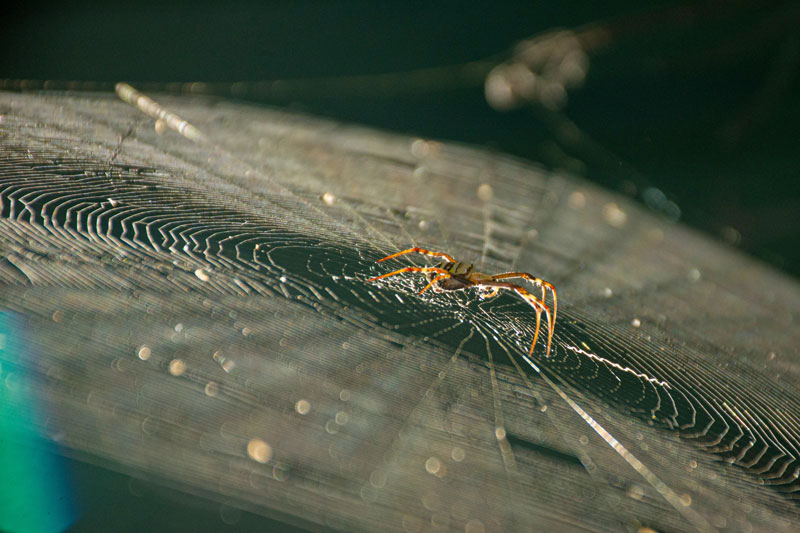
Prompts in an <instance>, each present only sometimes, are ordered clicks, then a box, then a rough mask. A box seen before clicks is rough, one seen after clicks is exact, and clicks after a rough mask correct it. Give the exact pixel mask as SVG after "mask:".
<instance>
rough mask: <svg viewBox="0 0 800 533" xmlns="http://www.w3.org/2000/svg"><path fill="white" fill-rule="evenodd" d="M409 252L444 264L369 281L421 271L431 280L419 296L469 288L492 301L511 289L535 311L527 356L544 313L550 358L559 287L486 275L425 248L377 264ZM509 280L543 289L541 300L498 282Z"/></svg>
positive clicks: (508, 274)
mask: <svg viewBox="0 0 800 533" xmlns="http://www.w3.org/2000/svg"><path fill="white" fill-rule="evenodd" d="M410 253H418V254H425V255H431V256H434V257H440V258H442V261H441V262H440V263H439V264H438V265H436V266H435V267H406V268H401V269H400V270H395V271H394V272H389V273H388V274H383V275H382V276H376V277H374V278H370V279H368V280H367V281H376V280H379V279H382V278H388V277H389V276H394V275H396V274H402V273H404V272H422V273H423V274H425V278H426V279H427V280H428V284H427V285H426V286H425V288H424V289H422V290H421V291H420V294H422V293H423V292H425V291H427V290H428V289H430V288H432V289H433V290H434V292H443V291H458V290H462V289H467V288H469V287H474V288H477V289H480V290H481V294H480V296H481V298H491V297H493V296H497V293H499V292H500V290H501V289H508V290H512V291H514V292H516V293H517V294H518V295H519V296H520V297H521V298H522V299H523V300H525V301H526V302H527V303H528V304H529V305H530V306H531V307H533V308H534V309H535V310H536V332H535V333H534V335H533V343H531V349H530V352H528V354H529V355H530V354H532V353H533V348H534V347H535V346H536V340H537V339H538V338H539V326H540V323H541V315H542V311H544V313H545V315H546V317H547V355H548V356H549V355H550V344H551V342H552V340H553V328H554V327H555V325H556V312H557V310H558V300H557V298H556V288H555V287H554V286H553V285H552V284H551V283H549V282H547V281H544V280H543V279H540V278H537V277H536V276H532V275H531V274H528V273H527V272H503V273H502V274H494V275H490V274H484V273H483V272H476V271H475V269H474V267H473V266H472V264H470V263H462V262H460V261H456V260H455V259H453V258H452V257H451V256H449V255H447V254H445V253H442V252H431V251H430V250H425V249H424V248H409V249H408V250H403V251H402V252H397V253H396V254H392V255H389V256H386V257H384V258H383V259H379V260H378V262H379V263H380V262H381V261H386V260H387V259H392V258H394V257H397V256H399V255H405V254H410ZM509 278H522V279H526V280H528V281H530V282H531V283H533V284H534V285H536V286H538V287H541V288H542V297H541V299H539V298H537V297H536V296H534V295H533V294H531V293H529V292H528V291H527V290H525V289H524V288H522V287H520V286H519V285H515V284H513V283H507V282H504V281H498V280H501V279H509ZM547 289H550V292H552V293H553V314H552V318H551V315H550V308H549V307H548V306H547V304H546V303H545V296H546V292H545V291H546V290H547Z"/></svg>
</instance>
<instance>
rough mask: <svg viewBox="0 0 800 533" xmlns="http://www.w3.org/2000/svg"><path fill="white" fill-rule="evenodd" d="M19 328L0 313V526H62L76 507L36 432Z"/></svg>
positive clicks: (53, 452) (51, 450)
mask: <svg viewBox="0 0 800 533" xmlns="http://www.w3.org/2000/svg"><path fill="white" fill-rule="evenodd" d="M24 333H25V329H24V327H23V326H22V324H21V321H20V320H17V319H15V317H14V315H12V314H10V313H0V531H12V532H23V533H24V532H39V531H41V532H50V531H63V530H65V529H66V528H68V527H69V526H70V524H72V523H73V522H74V520H75V518H76V514H77V513H76V511H75V506H74V505H73V495H72V491H71V487H70V483H69V479H68V477H67V473H66V470H65V468H64V465H63V464H62V458H61V456H60V455H59V454H58V450H57V449H56V448H55V446H54V445H53V444H52V443H50V442H48V441H46V440H44V439H42V438H41V437H40V436H39V435H38V434H37V432H36V427H37V421H38V420H40V417H39V416H38V415H39V414H38V412H37V407H38V406H37V405H36V395H35V394H34V392H33V390H32V388H31V386H32V380H31V379H30V378H31V377H33V376H30V375H28V372H26V365H25V363H26V358H27V357H29V356H30V354H29V353H27V351H26V346H25V343H24V341H23V338H24Z"/></svg>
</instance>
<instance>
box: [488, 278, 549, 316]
mask: <svg viewBox="0 0 800 533" xmlns="http://www.w3.org/2000/svg"><path fill="white" fill-rule="evenodd" d="M509 278H523V279H527V280H528V281H530V282H531V283H533V284H535V285H539V286H540V287H541V288H542V302H544V301H545V288H547V289H550V292H552V293H553V323H552V324H550V327H551V328H552V327H553V326H555V324H556V315H557V314H558V297H557V296H556V288H555V287H554V286H553V284H552V283H550V282H549V281H545V280H543V279H541V278H537V277H536V276H531V275H530V274H528V273H527V272H505V273H503V274H495V275H494V276H492V279H493V280H498V279H509Z"/></svg>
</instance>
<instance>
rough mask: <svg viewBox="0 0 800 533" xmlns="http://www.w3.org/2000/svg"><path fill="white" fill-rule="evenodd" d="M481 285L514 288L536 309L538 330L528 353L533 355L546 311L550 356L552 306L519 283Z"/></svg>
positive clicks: (485, 283) (490, 282) (548, 351)
mask: <svg viewBox="0 0 800 533" xmlns="http://www.w3.org/2000/svg"><path fill="white" fill-rule="evenodd" d="M509 277H511V276H509ZM479 285H483V286H488V287H499V288H502V289H509V290H512V291H514V292H516V293H517V294H519V295H520V296H521V297H522V299H524V300H525V301H526V302H528V303H529V304H530V305H531V307H533V308H534V309H535V310H536V331H535V332H534V334H533V343H532V344H531V349H530V351H529V352H528V355H531V354H532V353H533V349H534V348H535V347H536V341H537V339H538V338H539V327H540V325H541V314H542V311H544V314H545V315H546V316H547V356H548V357H549V356H550V345H551V343H552V340H553V323H554V322H552V321H551V320H550V308H549V307H547V305H546V304H545V303H544V302H543V301H542V300H540V299H539V298H537V297H536V296H534V295H533V294H531V293H529V292H528V291H526V290H525V289H523V288H522V287H520V286H519V285H514V284H513V283H506V282H503V281H486V282H482V283H480V284H479Z"/></svg>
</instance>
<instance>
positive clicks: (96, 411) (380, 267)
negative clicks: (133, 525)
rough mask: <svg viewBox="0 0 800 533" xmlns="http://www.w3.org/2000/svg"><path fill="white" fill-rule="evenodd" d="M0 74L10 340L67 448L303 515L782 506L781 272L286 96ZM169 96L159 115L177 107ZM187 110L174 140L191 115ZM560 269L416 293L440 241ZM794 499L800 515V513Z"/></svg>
mask: <svg viewBox="0 0 800 533" xmlns="http://www.w3.org/2000/svg"><path fill="white" fill-rule="evenodd" d="M158 100H159V102H160V104H161V105H162V106H163V109H168V110H169V111H170V112H171V113H174V115H170V116H169V117H166V118H165V117H164V116H163V114H162V119H164V120H167V121H169V120H170V119H171V118H173V117H179V118H181V119H183V120H186V121H188V123H190V124H192V125H193V127H194V128H196V130H193V131H194V132H199V134H197V135H186V131H185V130H184V134H185V135H184V136H181V135H180V134H179V133H177V132H175V131H173V130H171V129H169V128H166V129H165V128H164V127H163V126H164V123H163V122H164V120H162V121H160V122H159V123H158V124H157V127H156V128H154V127H153V120H152V119H151V118H150V117H149V116H147V115H145V114H144V113H142V112H141V110H139V109H137V108H136V107H135V106H131V105H128V104H126V103H124V102H122V101H119V100H117V99H115V98H114V97H112V96H101V97H98V96H91V97H82V96H80V95H77V96H75V95H73V96H65V95H18V94H10V93H4V94H0V116H1V117H2V121H1V122H0V306H2V308H4V309H5V310H7V312H8V314H9V316H12V317H14V321H15V322H14V323H15V324H17V327H18V333H17V336H18V337H19V336H21V337H22V338H24V344H25V346H26V348H25V350H20V351H16V352H13V353H12V351H9V350H6V351H4V352H0V353H2V354H3V355H2V357H3V359H2V360H0V364H2V367H1V368H2V372H3V374H2V376H6V377H7V376H9V375H12V376H13V375H16V376H19V378H18V379H20V380H21V381H22V382H24V386H25V387H28V388H30V390H32V391H34V394H35V396H36V397H37V398H38V400H39V401H40V402H42V404H43V409H44V411H45V412H46V417H44V418H43V419H42V420H40V422H41V424H40V425H39V426H37V428H38V430H39V431H40V432H41V433H42V434H43V435H45V436H46V437H47V438H49V439H53V440H55V441H57V442H59V443H61V444H63V445H64V446H65V447H67V448H68V449H71V450H74V452H75V453H77V454H79V455H80V456H81V457H83V458H85V459H87V460H92V461H99V462H101V463H102V464H104V465H107V466H109V467H111V468H113V469H117V470H122V471H125V472H129V473H131V474H134V475H137V476H149V477H151V478H153V479H156V480H158V481H159V482H163V483H166V484H170V485H173V486H177V487H179V488H181V489H182V490H186V491H189V492H195V493H198V494H202V495H205V496H209V497H211V498H213V499H220V500H225V501H229V502H234V503H235V504H236V505H239V506H242V507H246V508H248V509H252V510H255V511H257V512H260V513H264V514H270V515H273V516H277V517H279V518H281V519H285V520H287V521H289V522H296V523H299V524H301V525H305V526H314V525H321V526H327V527H334V528H346V529H352V528H359V529H374V528H376V527H381V528H388V529H396V530H403V529H406V530H417V529H431V528H434V529H435V528H444V529H454V530H465V529H466V530H467V531H481V530H488V531H493V530H506V531H507V530H512V529H523V530H524V529H530V528H532V527H534V526H535V527H538V528H544V529H556V528H559V529H563V528H564V527H567V528H570V529H571V528H575V527H578V526H582V527H587V528H596V529H601V530H605V529H609V530H615V531H616V530H619V529H620V528H621V527H628V528H635V527H638V526H649V527H652V528H654V529H657V530H686V529H701V530H713V529H731V530H744V529H746V528H747V527H748V526H751V527H755V528H756V529H759V528H767V527H769V528H772V529H775V530H787V531H788V530H790V529H791V524H792V521H793V520H794V521H796V520H797V519H798V504H797V499H798V496H800V481H799V480H798V472H800V447H799V445H800V408H799V407H800V402H798V398H799V397H800V394H799V393H798V389H797V383H798V377H800V376H798V350H797V346H798V341H799V340H800V337H799V336H798V328H797V323H796V322H797V316H798V313H800V289H798V287H797V284H796V283H795V282H794V281H791V280H788V279H786V278H784V277H782V276H781V275H779V274H777V273H775V272H773V271H771V270H769V269H767V268H765V267H763V266H761V265H759V264H756V263H754V262H753V261H751V260H749V259H746V258H743V257H741V256H740V255H738V254H736V253H734V252H732V251H730V250H727V249H725V248H724V247H722V246H720V245H717V244H714V243H711V242H709V241H708V240H707V239H705V238H702V237H700V236H698V235H696V234H694V233H692V232H689V231H687V230H686V229H684V228H682V227H680V226H676V225H672V224H669V223H666V222H664V221H662V220H660V219H657V218H655V217H653V216H651V215H649V214H648V213H646V212H643V211H642V210H641V209H639V208H638V207H636V206H634V205H632V204H631V203H629V202H628V201H626V200H625V199H622V198H619V197H617V196H615V195H612V194H609V193H606V192H603V191H600V190H597V189H596V188H594V187H592V186H591V185H588V184H586V183H584V182H581V181H579V180H577V179H575V178H572V177H568V176H564V175H560V174H558V173H552V172H547V171H544V170H542V169H539V168H536V167H533V166H531V165H529V164H525V163H521V162H519V161H516V160H512V159H510V158H506V157H503V156H498V155H495V154H490V153H487V152H485V151H480V150H475V149H470V148H464V147H459V146H453V145H448V144H444V143H438V142H433V141H425V140H421V139H409V138H404V137H398V136H390V135H386V134H383V133H379V132H375V131H372V130H367V129H361V128H356V127H346V126H342V125H339V124H334V123H331V122H326V121H322V120H317V119H311V118H307V117H303V116H298V115H293V114H287V113H281V112H277V111H274V110H267V109H262V108H254V107H249V106H242V105H234V104H229V103H220V102H216V101H206V100H199V99H191V100H187V99H180V98H167V97H164V98H160V99H158ZM173 122H174V121H173ZM187 137H191V138H187ZM417 245H419V246H424V247H425V248H428V249H432V250H440V251H444V252H447V253H449V254H451V255H453V256H454V257H455V258H456V259H459V260H463V261H467V262H472V263H474V264H475V265H476V268H477V269H478V270H480V271H482V272H487V273H497V272H504V271H509V270H517V271H520V270H521V271H527V272H530V273H532V274H534V275H536V276H539V277H541V278H544V279H546V280H549V281H551V282H552V283H554V284H555V285H556V287H557V290H558V294H559V313H558V322H557V323H556V327H555V332H554V337H553V350H552V352H551V354H550V357H545V350H544V347H545V344H544V340H543V338H545V337H546V335H541V336H540V340H539V343H538V345H537V349H536V350H535V351H534V353H533V355H532V357H530V358H526V357H523V356H526V355H527V352H528V347H529V345H530V341H531V339H532V336H533V331H534V327H535V314H534V313H533V311H532V309H531V308H530V307H529V306H527V305H526V304H525V303H524V302H522V301H521V300H520V299H519V298H516V297H515V296H513V295H512V294H501V295H500V296H498V297H497V298H494V299H489V300H480V299H479V298H478V297H477V296H478V295H477V294H476V293H475V292H474V291H470V290H464V291H452V292H448V293H434V292H433V291H428V292H426V293H425V294H423V295H418V294H417V292H419V290H420V289H421V288H422V287H424V286H425V280H424V279H423V277H422V276H421V275H413V274H406V275H403V276H395V277H392V278H389V279H386V280H382V281H381V282H378V283H366V280H367V279H368V278H370V277H373V276H376V275H379V274H382V273H385V272H389V271H390V270H394V269H396V268H401V267H402V266H409V265H429V264H434V263H435V261H433V260H431V258H426V257H424V256H417V255H409V256H404V257H403V258H399V260H397V261H391V262H387V263H380V264H376V263H375V261H376V260H377V259H379V258H381V257H383V256H385V255H388V254H390V253H393V252H396V251H399V250H402V249H405V248H408V247H409V246H417ZM795 523H796V522H795Z"/></svg>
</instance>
